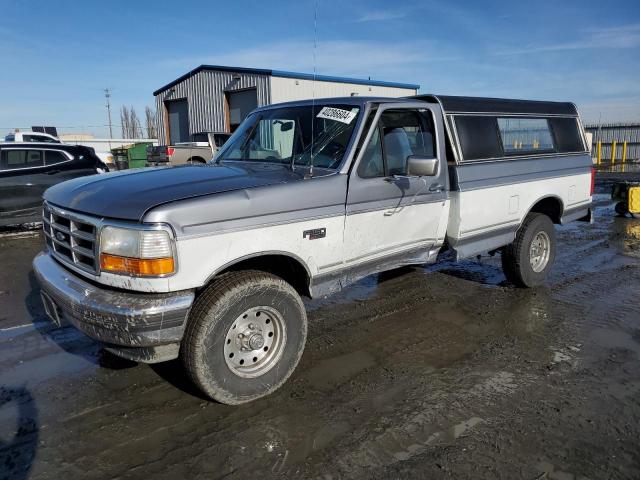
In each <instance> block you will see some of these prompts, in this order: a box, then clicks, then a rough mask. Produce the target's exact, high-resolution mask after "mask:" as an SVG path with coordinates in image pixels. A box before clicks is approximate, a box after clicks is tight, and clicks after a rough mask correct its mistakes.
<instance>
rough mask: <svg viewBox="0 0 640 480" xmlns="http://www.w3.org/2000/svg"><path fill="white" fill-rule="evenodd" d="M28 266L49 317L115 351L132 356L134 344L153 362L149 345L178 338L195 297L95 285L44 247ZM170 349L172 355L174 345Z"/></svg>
mask: <svg viewBox="0 0 640 480" xmlns="http://www.w3.org/2000/svg"><path fill="white" fill-rule="evenodd" d="M33 270H34V272H35V275H36V278H37V279H38V283H39V284H40V287H41V288H42V290H43V292H44V294H45V295H43V299H44V301H45V309H46V310H47V313H48V314H49V315H50V316H53V317H54V318H55V317H57V318H59V320H60V321H61V323H70V324H72V325H73V326H75V327H76V328H77V329H78V330H80V331H82V332H83V333H85V334H86V335H87V336H89V337H91V338H93V339H95V340H98V341H100V342H104V343H106V344H108V346H109V347H112V348H110V349H111V350H113V351H114V352H115V353H117V354H120V355H122V356H126V355H124V353H123V352H129V353H130V355H128V357H129V358H132V359H133V358H134V357H135V356H136V355H135V354H134V353H132V352H135V351H138V349H140V350H139V352H140V353H141V354H142V357H144V356H147V357H149V356H150V357H152V358H147V360H146V361H153V356H154V355H153V352H154V349H160V350H162V348H160V346H167V347H168V346H169V345H176V344H177V343H179V342H180V340H181V339H182V335H183V333H184V326H185V323H186V319H187V316H188V314H189V311H190V309H191V305H192V304H193V301H194V298H195V293H194V292H193V291H192V290H184V291H180V292H172V293H138V292H127V291H122V290H113V289H108V288H105V287H100V286H97V285H95V284H94V283H90V282H88V281H86V280H84V279H82V278H80V277H78V276H77V275H75V274H74V273H71V272H70V271H69V270H67V269H66V268H64V267H63V266H62V265H60V264H59V263H58V262H57V261H56V260H54V259H53V258H52V257H51V256H50V255H48V254H47V253H45V252H43V253H40V254H38V256H36V258H35V259H34V260H33ZM49 300H51V301H52V302H53V304H54V305H51V304H49ZM52 309H53V310H54V312H51V310H52ZM52 314H53V315H52ZM122 347H125V348H122ZM131 347H134V348H131ZM145 347H149V348H145ZM165 350H167V349H166V348H165ZM171 351H175V354H177V348H174V349H171ZM139 360H141V361H145V359H144V358H139ZM156 361H157V360H156Z"/></svg>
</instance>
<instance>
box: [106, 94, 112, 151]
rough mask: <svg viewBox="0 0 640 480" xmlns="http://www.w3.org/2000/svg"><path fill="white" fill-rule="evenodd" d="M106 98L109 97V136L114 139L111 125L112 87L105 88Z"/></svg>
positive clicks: (107, 105)
mask: <svg viewBox="0 0 640 480" xmlns="http://www.w3.org/2000/svg"><path fill="white" fill-rule="evenodd" d="M104 98H106V99H107V104H106V105H105V106H106V107H107V115H109V138H110V139H112V140H113V129H112V126H111V102H110V100H109V99H110V98H111V89H110V88H105V89H104Z"/></svg>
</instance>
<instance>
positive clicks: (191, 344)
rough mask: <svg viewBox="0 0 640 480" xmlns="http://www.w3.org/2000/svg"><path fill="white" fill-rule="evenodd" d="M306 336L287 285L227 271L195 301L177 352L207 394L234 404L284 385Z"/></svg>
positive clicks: (296, 298)
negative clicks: (179, 351)
mask: <svg viewBox="0 0 640 480" xmlns="http://www.w3.org/2000/svg"><path fill="white" fill-rule="evenodd" d="M306 338H307V316H306V312H305V309H304V305H303V303H302V300H301V298H300V296H299V295H298V293H297V292H296V291H295V290H294V289H293V287H292V286H291V285H289V284H288V283H287V282H285V281H284V280H282V279H281V278H279V277H276V276H274V275H271V274H268V273H264V272H259V271H252V270H249V271H242V272H231V273H227V274H224V275H223V276H221V277H220V278H219V279H217V280H215V281H214V282H213V283H212V284H211V285H210V286H209V287H208V288H207V289H206V290H205V291H204V292H203V293H202V294H201V295H200V297H199V298H198V299H197V301H196V304H195V305H194V307H193V310H192V313H191V315H190V318H189V323H188V326H187V330H186V332H185V337H184V340H183V344H182V348H181V356H182V360H183V363H184V365H185V368H186V370H187V372H188V373H189V375H190V377H191V378H192V380H193V381H194V383H195V384H196V385H197V386H198V387H200V389H201V390H202V391H203V392H204V393H205V394H207V395H208V396H209V397H211V398H212V399H214V400H217V401H219V402H221V403H227V404H232V405H236V404H240V403H246V402H249V401H251V400H255V399H257V398H260V397H262V396H265V395H268V394H270V393H272V392H273V391H275V390H277V389H278V388H279V387H280V386H282V384H284V382H285V381H286V380H287V378H289V376H290V375H291V373H292V372H293V370H294V369H295V367H296V365H297V364H298V361H299V360H300V357H301V356H302V352H303V350H304V345H305V341H306Z"/></svg>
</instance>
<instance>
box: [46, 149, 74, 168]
mask: <svg viewBox="0 0 640 480" xmlns="http://www.w3.org/2000/svg"><path fill="white" fill-rule="evenodd" d="M68 161H69V157H67V156H66V155H65V154H64V153H62V152H60V151H58V150H47V151H46V152H45V153H44V164H45V165H55V164H56V163H62V162H68Z"/></svg>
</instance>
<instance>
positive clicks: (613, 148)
mask: <svg viewBox="0 0 640 480" xmlns="http://www.w3.org/2000/svg"><path fill="white" fill-rule="evenodd" d="M617 146H618V142H616V141H615V140H614V141H613V143H612V144H611V165H615V164H616V147H617Z"/></svg>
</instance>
